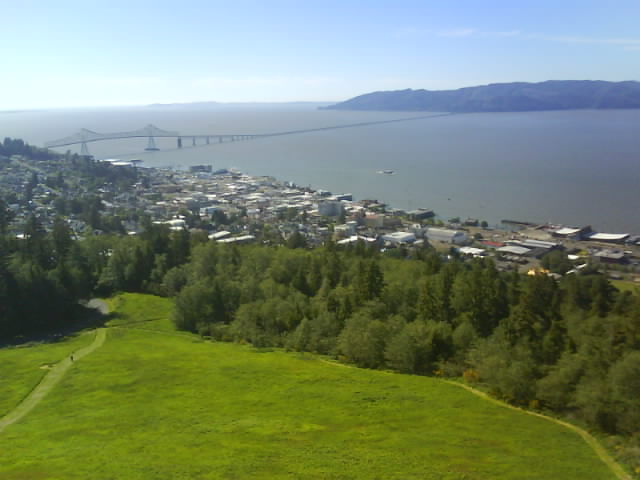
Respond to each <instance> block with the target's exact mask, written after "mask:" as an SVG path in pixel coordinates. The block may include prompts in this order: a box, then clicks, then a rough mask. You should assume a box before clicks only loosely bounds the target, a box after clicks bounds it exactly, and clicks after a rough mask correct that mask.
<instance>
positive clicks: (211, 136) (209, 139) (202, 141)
mask: <svg viewBox="0 0 640 480" xmlns="http://www.w3.org/2000/svg"><path fill="white" fill-rule="evenodd" d="M447 115H452V114H450V113H439V114H433V115H420V116H414V117H404V118H396V119H393V120H378V121H370V122H359V123H349V124H344V125H331V126H328V127H316V128H305V129H299V130H287V131H281V132H272V133H225V134H219V133H204V134H203V133H200V134H193V133H179V132H175V131H168V130H162V129H161V128H158V127H156V126H155V125H151V124H149V125H147V126H146V127H143V128H140V129H138V130H132V131H128V132H112V133H98V132H94V131H92V130H87V129H86V128H82V129H80V130H79V131H78V132H76V133H74V134H73V135H69V136H68V137H64V138H59V139H57V140H51V141H49V142H46V143H45V144H44V146H45V147H46V148H59V147H66V146H70V145H78V144H79V145H80V153H81V155H89V147H88V144H89V143H91V142H100V141H105V140H117V139H124V138H148V142H147V147H146V148H145V150H147V151H155V150H160V149H159V148H158V147H157V146H156V142H155V139H156V138H167V137H168V138H175V139H176V143H177V148H182V147H183V144H184V143H185V141H186V142H189V141H190V142H191V145H192V146H194V147H195V146H197V145H210V144H212V143H224V142H236V141H242V140H254V139H257V138H266V137H276V136H282V135H296V134H301V133H311V132H321V131H325V130H336V129H341V128H354V127H366V126H371V125H380V124H385V123H396V122H406V121H410V120H422V119H427V118H434V117H442V116H447Z"/></svg>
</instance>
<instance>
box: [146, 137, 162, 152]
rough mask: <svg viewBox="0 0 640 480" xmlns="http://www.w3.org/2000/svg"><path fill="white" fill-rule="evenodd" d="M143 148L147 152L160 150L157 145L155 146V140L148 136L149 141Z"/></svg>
mask: <svg viewBox="0 0 640 480" xmlns="http://www.w3.org/2000/svg"><path fill="white" fill-rule="evenodd" d="M145 150H146V151H148V152H155V151H158V150H160V149H159V148H158V147H156V140H155V139H154V138H153V137H149V143H147V148H145Z"/></svg>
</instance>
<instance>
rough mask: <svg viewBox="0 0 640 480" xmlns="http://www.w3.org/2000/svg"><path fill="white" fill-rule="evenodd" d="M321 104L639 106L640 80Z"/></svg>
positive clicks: (484, 108)
mask: <svg viewBox="0 0 640 480" xmlns="http://www.w3.org/2000/svg"><path fill="white" fill-rule="evenodd" d="M321 108H326V109H330V110H379V111H431V112H524V111H538V110H576V109H619V108H640V82H636V81H625V82H606V81H601V80H549V81H546V82H540V83H527V82H514V83H494V84H490V85H482V86H477V87H466V88H460V89H457V90H412V89H406V90H395V91H383V92H373V93H367V94H364V95H360V96H358V97H354V98H352V99H350V100H346V101H344V102H340V103H336V104H334V105H329V106H327V107H321Z"/></svg>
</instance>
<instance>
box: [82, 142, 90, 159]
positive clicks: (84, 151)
mask: <svg viewBox="0 0 640 480" xmlns="http://www.w3.org/2000/svg"><path fill="white" fill-rule="evenodd" d="M80 155H82V156H84V157H89V156H91V154H90V153H89V147H88V146H87V142H82V143H81V144H80Z"/></svg>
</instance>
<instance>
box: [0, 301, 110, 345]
mask: <svg viewBox="0 0 640 480" xmlns="http://www.w3.org/2000/svg"><path fill="white" fill-rule="evenodd" d="M70 317H71V320H70V321H69V322H68V323H66V324H64V325H55V326H52V328H51V329H47V330H40V331H38V332H32V333H29V334H24V335H17V336H15V337H12V338H9V339H4V338H3V339H0V348H5V347H14V348H23V347H31V346H34V345H40V344H45V343H57V342H62V341H64V340H65V339H66V338H67V337H72V336H75V335H79V334H81V333H82V332H84V331H87V330H94V329H96V328H98V327H103V326H105V324H106V323H107V322H108V321H110V320H112V319H113V318H116V315H114V314H113V313H107V314H104V313H102V312H101V311H100V310H99V309H98V308H95V307H93V306H89V304H78V305H76V306H75V308H74V311H73V312H71V315H70Z"/></svg>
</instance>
